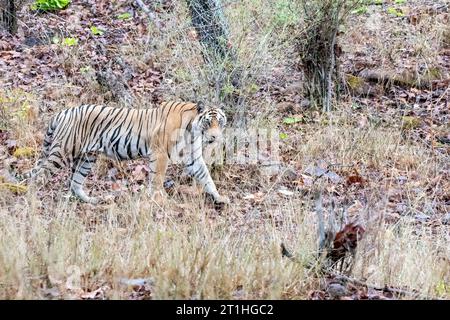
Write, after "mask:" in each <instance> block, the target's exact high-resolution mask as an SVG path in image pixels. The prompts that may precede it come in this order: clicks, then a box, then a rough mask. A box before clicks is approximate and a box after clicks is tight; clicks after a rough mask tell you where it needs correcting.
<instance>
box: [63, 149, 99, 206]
mask: <svg viewBox="0 0 450 320" xmlns="http://www.w3.org/2000/svg"><path fill="white" fill-rule="evenodd" d="M96 160H97V157H96V155H94V154H85V155H82V156H81V157H80V158H77V159H75V160H74V162H73V167H72V172H73V173H72V178H71V180H70V191H72V193H73V194H74V195H75V196H77V197H78V198H79V199H81V200H82V201H84V202H88V203H92V204H97V203H98V199H97V198H94V197H89V196H88V195H87V194H86V193H85V192H84V189H83V185H84V182H85V180H86V178H87V176H88V175H89V173H90V172H91V170H92V167H93V166H94V164H95V162H96Z"/></svg>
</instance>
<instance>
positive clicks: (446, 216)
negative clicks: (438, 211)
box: [442, 213, 450, 225]
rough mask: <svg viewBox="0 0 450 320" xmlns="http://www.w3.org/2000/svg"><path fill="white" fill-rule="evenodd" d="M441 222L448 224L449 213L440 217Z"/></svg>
mask: <svg viewBox="0 0 450 320" xmlns="http://www.w3.org/2000/svg"><path fill="white" fill-rule="evenodd" d="M442 224H446V225H449V224H450V213H447V214H446V215H445V216H444V218H442Z"/></svg>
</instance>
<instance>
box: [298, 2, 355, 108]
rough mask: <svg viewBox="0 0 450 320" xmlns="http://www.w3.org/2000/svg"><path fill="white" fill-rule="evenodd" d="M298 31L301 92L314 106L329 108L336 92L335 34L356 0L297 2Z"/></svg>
mask: <svg viewBox="0 0 450 320" xmlns="http://www.w3.org/2000/svg"><path fill="white" fill-rule="evenodd" d="M301 3H302V6H303V19H304V21H303V25H302V26H301V29H302V32H301V34H300V36H298V38H297V50H298V53H299V55H300V63H301V65H302V69H303V72H304V76H305V82H304V86H305V91H306V94H307V95H308V96H309V99H310V100H311V103H312V104H313V105H314V106H316V107H317V106H319V107H322V110H323V111H331V103H332V99H333V97H334V96H335V94H336V92H337V91H338V90H337V88H336V85H337V83H338V81H339V74H338V71H339V70H338V64H337V63H338V62H337V55H338V54H337V52H336V51H337V37H338V33H339V31H340V28H341V27H342V25H343V24H344V23H345V21H346V18H347V16H348V14H349V13H350V11H351V10H352V9H353V8H355V7H356V6H357V5H358V4H360V3H361V1H360V0H325V1H314V0H312V1H311V0H304V1H301Z"/></svg>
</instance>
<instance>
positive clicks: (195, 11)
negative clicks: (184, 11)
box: [186, 0, 245, 126]
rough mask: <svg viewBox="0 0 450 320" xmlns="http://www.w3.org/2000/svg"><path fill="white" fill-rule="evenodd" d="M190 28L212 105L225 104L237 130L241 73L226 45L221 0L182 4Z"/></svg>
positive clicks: (241, 118) (240, 113)
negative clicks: (199, 50) (199, 47)
mask: <svg viewBox="0 0 450 320" xmlns="http://www.w3.org/2000/svg"><path fill="white" fill-rule="evenodd" d="M186 2H187V5H188V9H189V12H190V14H191V19H192V24H193V26H194V28H195V30H196V32H197V35H198V38H199V41H200V43H201V45H202V47H203V50H202V55H203V59H204V60H205V62H206V64H207V65H208V72H207V73H208V74H209V78H210V79H209V81H210V84H211V85H212V86H213V87H214V90H215V100H216V102H219V101H220V102H222V103H223V104H225V111H226V112H227V114H228V115H229V116H230V117H231V119H232V120H233V121H234V122H235V123H237V124H238V125H239V126H243V123H244V120H245V119H244V115H243V109H242V108H240V109H242V110H236V107H237V106H238V105H239V104H240V103H239V101H240V99H239V88H240V86H241V73H242V72H241V71H240V69H239V67H238V63H237V54H236V52H235V50H234V48H233V47H232V46H231V44H230V42H229V31H228V23H227V21H226V19H225V15H224V13H223V5H222V4H221V0H186Z"/></svg>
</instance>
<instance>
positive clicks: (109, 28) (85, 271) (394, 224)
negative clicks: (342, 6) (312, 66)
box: [0, 0, 450, 299]
mask: <svg viewBox="0 0 450 320" xmlns="http://www.w3.org/2000/svg"><path fill="white" fill-rule="evenodd" d="M223 2H224V4H225V14H226V17H227V19H228V22H229V25H230V32H231V35H230V36H231V39H230V42H231V44H232V45H233V46H234V48H235V49H236V51H237V53H238V58H239V59H238V61H239V67H240V68H241V69H242V70H243V82H242V85H241V88H240V90H241V92H240V94H241V96H242V98H243V99H242V101H241V104H242V106H244V107H245V110H246V113H247V115H248V119H249V123H248V126H249V127H263V128H271V129H276V130H278V133H281V134H282V136H281V137H282V139H281V142H280V150H279V155H280V157H281V160H282V161H281V163H282V165H281V166H277V165H271V166H268V165H267V163H264V161H263V162H261V163H258V164H239V165H232V164H225V165H220V166H216V167H215V168H214V170H213V179H214V180H215V181H217V186H218V189H219V190H221V191H222V192H223V193H224V194H227V195H228V196H229V197H230V198H231V200H232V204H231V205H230V206H229V207H228V208H226V209H224V210H222V211H216V210H215V208H214V207H213V206H212V205H211V204H210V202H209V201H207V200H205V198H204V196H203V195H202V194H199V193H198V192H197V191H196V190H195V188H191V187H188V184H189V181H187V179H185V178H179V179H176V178H175V177H177V175H178V174H179V170H178V168H177V167H175V168H172V169H171V170H170V171H169V174H170V175H171V177H172V178H173V179H174V180H175V182H176V186H175V187H174V188H172V189H171V190H169V191H170V193H171V201H170V202H169V203H168V204H167V206H165V207H164V208H160V207H157V206H156V205H155V204H153V203H152V202H151V201H150V200H149V199H148V198H147V196H146V195H145V192H143V191H144V190H145V186H146V181H145V180H146V174H145V173H146V172H145V167H144V164H145V163H144V162H143V161H135V162H129V163H114V162H112V161H107V160H104V161H101V163H99V165H98V166H97V168H96V170H95V171H94V174H93V176H92V177H91V179H89V182H88V185H87V188H88V190H92V191H91V192H92V193H94V194H96V195H105V194H113V195H114V196H115V200H114V201H112V202H111V203H109V204H104V205H98V206H92V205H89V204H83V203H81V202H79V201H76V200H74V199H72V198H69V197H68V196H67V195H68V190H67V189H68V186H67V184H66V181H67V177H68V175H67V173H66V172H61V174H59V175H58V176H55V178H54V179H53V180H52V183H51V184H50V185H49V186H46V187H45V188H43V189H40V190H31V189H30V190H28V191H27V190H26V189H25V188H24V187H22V185H20V184H19V185H17V180H16V177H15V174H17V175H18V177H20V175H21V174H23V173H24V172H26V171H27V170H29V169H30V168H31V167H32V166H33V164H34V162H35V161H36V159H37V156H38V152H39V150H40V145H41V142H42V138H43V128H44V126H45V124H46V123H47V121H48V119H49V118H50V117H51V115H52V114H54V113H55V112H57V111H58V110H61V109H63V108H66V107H67V106H74V105H78V104H80V103H108V104H110V105H114V104H118V102H117V101H115V99H114V97H113V95H112V94H111V93H110V92H108V90H105V88H103V87H101V86H100V85H99V83H98V82H97V81H96V77H95V69H96V68H97V67H98V66H101V65H105V64H106V63H107V62H108V61H109V60H113V57H116V56H120V57H122V58H123V60H124V61H126V66H125V67H123V66H117V65H115V64H112V69H113V71H114V72H116V74H123V73H124V71H126V70H125V69H129V70H131V71H130V72H131V73H132V76H131V78H130V80H129V82H128V83H129V88H130V92H131V94H132V97H133V100H134V105H135V106H136V107H141V108H145V107H151V106H152V105H154V104H155V103H158V102H159V101H162V100H168V99H172V98H178V97H182V98H183V99H195V98H196V97H201V98H202V99H204V100H206V101H214V102H215V101H216V100H215V99H216V93H215V92H214V90H213V89H214V88H213V86H212V85H211V83H210V73H211V72H214V70H208V68H207V67H206V66H205V65H204V63H203V60H202V57H201V54H200V48H199V44H198V42H197V41H196V34H195V31H193V29H192V27H191V25H190V20H189V18H188V11H187V8H186V6H185V4H184V2H183V1H161V3H164V5H161V6H157V7H155V8H152V9H154V10H155V12H156V16H157V19H158V21H159V22H160V24H161V29H159V30H158V28H156V26H155V25H154V24H153V23H149V21H148V20H147V18H146V15H145V14H144V13H143V12H142V10H140V9H139V7H136V6H133V1H123V2H122V1H72V4H71V5H70V6H69V7H68V8H67V9H65V10H62V11H60V12H56V13H50V14H39V13H36V12H33V11H30V10H29V9H28V8H27V7H26V6H25V7H24V8H23V9H22V10H21V13H20V23H19V34H18V35H17V36H15V37H11V36H8V35H6V34H2V35H1V38H0V50H1V51H0V74H1V78H0V90H1V91H0V234H1V236H0V298H3V299H31V298H42V299H49V298H50V299H52V298H76V299H79V298H83V299H92V298H95V299H102V298H119V299H143V298H152V299H164V298H167V299H173V298H186V299H213V298H218V299H221V298H225V299H255V298H261V299H308V298H316V299H327V298H333V297H335V296H334V295H333V293H332V292H331V291H330V284H332V283H336V282H338V280H339V279H337V278H336V277H332V276H321V275H319V274H316V273H315V272H314V271H312V270H311V269H309V268H307V267H305V265H306V264H307V262H308V261H311V259H312V257H313V256H314V255H315V254H316V251H317V216H316V213H317V212H316V211H317V210H316V209H317V208H316V206H315V203H314V199H313V194H315V193H316V192H321V194H322V195H323V207H324V211H325V215H326V216H328V215H329V214H331V213H333V214H336V215H337V216H338V217H340V218H342V220H343V221H342V224H345V223H347V222H350V221H356V222H358V223H359V224H361V225H362V226H364V228H365V229H366V233H365V235H364V238H363V239H362V241H360V243H359V245H358V251H357V255H356V258H355V265H354V268H353V270H352V273H351V277H354V278H355V279H360V280H362V281H363V282H364V283H366V284H368V285H367V286H366V285H352V284H346V286H345V288H346V290H347V293H346V294H344V297H346V298H352V299H361V298H369V299H380V298H392V297H395V298H417V297H425V298H426V297H433V298H443V299H448V298H450V263H449V262H450V245H449V242H450V232H449V231H450V229H449V228H450V226H449V224H450V216H449V209H450V202H449V201H450V182H449V181H450V179H449V178H450V172H449V169H450V168H449V151H450V149H449V141H450V136H449V125H448V124H449V121H448V120H449V119H448V114H449V105H448V101H449V98H450V92H449V88H448V84H447V85H443V83H444V84H445V83H448V78H449V67H450V44H449V43H450V40H449V39H450V38H449V32H450V31H449V30H446V28H447V29H448V25H449V23H448V21H449V13H448V11H449V9H450V8H449V6H448V3H447V2H446V1H444V0H442V1H426V0H415V1H412V0H411V1H406V2H405V3H403V4H401V5H396V4H394V1H384V3H385V4H384V5H381V6H379V5H371V4H368V5H367V12H366V13H363V14H357V13H355V14H353V15H351V17H350V19H351V23H349V24H348V25H347V26H346V27H345V30H344V32H343V34H342V35H341V36H340V40H339V41H340V42H339V45H340V47H341V48H342V53H341V56H340V58H339V59H340V62H341V65H342V68H343V71H344V73H345V74H346V80H347V81H346V85H347V86H346V88H345V90H344V91H345V92H343V93H342V94H343V95H345V98H344V100H343V102H341V103H339V104H338V103H336V105H335V106H334V107H335V111H334V112H332V113H330V114H323V115H321V114H320V113H319V112H317V111H315V110H312V109H311V108H309V107H308V102H307V101H306V100H305V99H304V97H303V95H302V90H301V87H302V75H301V72H300V69H299V64H298V60H297V58H298V56H297V55H296V53H295V50H294V41H293V40H294V38H295V39H298V37H301V36H302V30H301V28H300V27H299V26H301V23H302V18H301V16H299V15H298V12H299V10H298V8H297V7H296V6H295V5H294V4H290V2H291V1H285V0H277V1H272V0H244V1H223ZM388 7H395V8H397V9H398V10H402V12H403V13H404V15H405V16H395V15H393V14H389V13H388V12H387V8H388ZM123 12H130V13H131V18H130V19H123V20H121V19H117V18H116V17H117V15H118V14H121V13H123ZM413 16H418V17H420V18H417V21H416V20H414V19H415V18H412V17H413ZM411 21H415V22H414V23H413V22H411ZM91 25H96V26H98V27H99V28H102V29H103V30H104V34H103V35H101V36H93V35H92V34H91V32H90V31H89V27H90V26H91ZM430 34H432V35H433V36H430ZM64 37H77V39H78V44H77V45H73V46H67V45H62V44H60V43H54V42H57V41H56V38H59V39H62V38H64ZM60 41H61V40H60ZM98 43H102V44H103V45H104V46H105V47H106V48H107V49H108V53H107V54H102V53H99V52H98V50H97V49H96V48H97V47H98ZM375 67H376V68H375ZM367 70H369V71H371V72H372V73H377V74H380V73H382V74H383V75H385V77H387V76H386V75H392V74H397V75H405V76H404V77H403V78H402V79H409V80H408V81H406V82H409V83H408V84H409V85H411V83H412V82H415V81H416V80H417V79H418V78H420V79H421V80H422V82H423V81H428V82H429V83H427V84H428V85H429V87H425V88H423V87H420V86H417V87H416V88H415V87H410V86H406V85H405V83H404V82H403V83H402V82H401V81H400V83H399V82H398V81H391V82H394V84H393V85H388V84H386V83H384V82H383V83H373V81H372V80H373V79H368V78H367V77H366V75H367ZM364 72H366V73H364ZM408 75H411V78H408ZM369 78H370V77H369ZM411 79H412V80H411ZM390 80H392V79H390ZM446 80H447V82H445V81H446ZM419 82H420V81H419ZM418 87H420V88H418ZM230 90H233V88H232V87H231V88H230ZM286 118H289V119H295V120H294V121H284V120H285V119H286ZM271 173H272V174H271ZM279 190H288V191H291V192H292V193H291V192H288V193H283V192H281V193H280V192H279ZM332 208H334V209H332ZM282 242H283V243H284V244H285V245H286V246H287V247H288V248H290V249H291V250H292V252H293V253H294V255H295V256H296V257H297V258H298V259H299V260H300V261H302V262H305V263H296V262H293V261H291V260H289V259H286V258H284V257H282V255H281V253H280V243H282ZM133 279H134V280H133ZM136 279H138V280H136ZM140 279H146V281H141V280H140ZM133 281H134V282H133ZM384 286H388V287H390V288H401V289H402V290H403V291H404V293H403V294H401V295H392V293H388V292H383V291H382V290H377V289H376V288H374V287H377V288H383V287H384Z"/></svg>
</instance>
